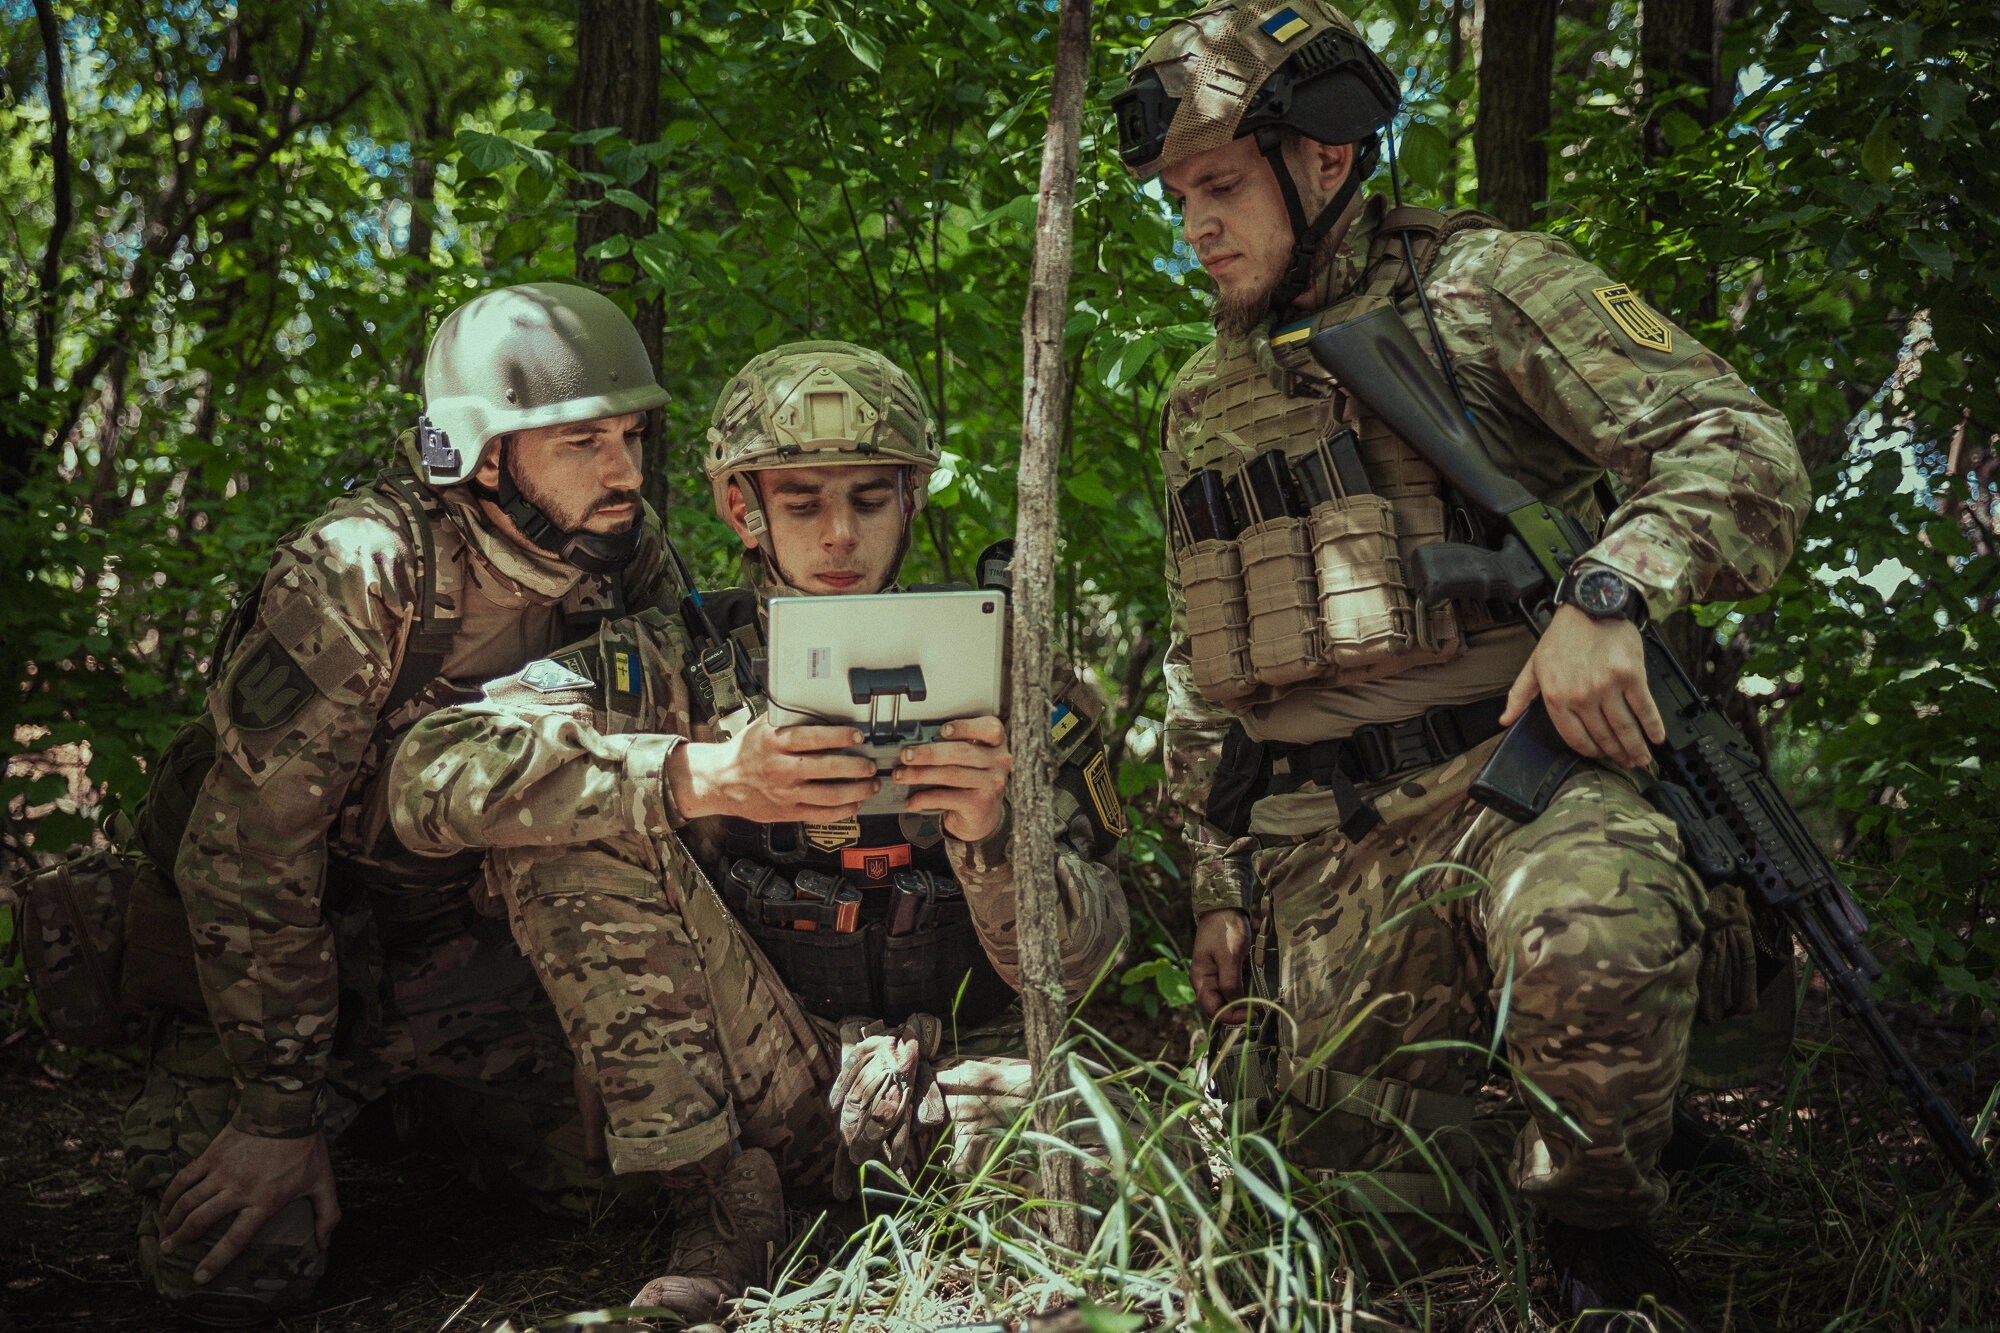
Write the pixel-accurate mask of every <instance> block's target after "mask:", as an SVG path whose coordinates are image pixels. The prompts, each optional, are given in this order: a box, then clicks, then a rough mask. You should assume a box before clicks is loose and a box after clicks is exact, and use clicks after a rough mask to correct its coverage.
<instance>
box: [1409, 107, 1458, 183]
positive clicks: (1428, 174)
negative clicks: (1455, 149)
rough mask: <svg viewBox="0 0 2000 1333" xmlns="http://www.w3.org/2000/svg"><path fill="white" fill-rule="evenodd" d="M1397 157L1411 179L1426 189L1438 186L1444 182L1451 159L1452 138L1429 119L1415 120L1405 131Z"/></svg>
mask: <svg viewBox="0 0 2000 1333" xmlns="http://www.w3.org/2000/svg"><path fill="white" fill-rule="evenodd" d="M1396 160H1397V161H1398V162H1399V163H1401V164H1402V168H1403V171H1404V173H1405V174H1406V175H1408V176H1409V178H1410V179H1411V180H1413V181H1415V182H1416V183H1417V184H1418V185H1420V186H1422V187H1423V188H1424V189H1426V190H1435V189H1437V188H1438V186H1440V185H1441V184H1443V183H1444V173H1445V168H1446V166H1447V165H1448V164H1449V163H1450V160H1451V141H1450V140H1449V139H1447V138H1445V133H1444V131H1443V130H1441V129H1439V128H1438V127H1437V126H1435V125H1432V124H1430V123H1429V122H1428V121H1421V120H1419V121H1412V122H1411V123H1410V127H1409V128H1408V129H1406V130H1404V131H1403V141H1402V143H1401V145H1400V146H1399V150H1398V152H1397V155H1396Z"/></svg>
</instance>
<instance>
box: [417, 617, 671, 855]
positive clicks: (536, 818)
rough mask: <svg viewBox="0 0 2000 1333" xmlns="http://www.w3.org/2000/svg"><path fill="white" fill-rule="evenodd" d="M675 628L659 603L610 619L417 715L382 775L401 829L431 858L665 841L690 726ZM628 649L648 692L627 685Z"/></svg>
mask: <svg viewBox="0 0 2000 1333" xmlns="http://www.w3.org/2000/svg"><path fill="white" fill-rule="evenodd" d="M678 629H679V625H678V622H677V621H673V620H672V619H671V618H670V617H668V616H667V615H665V613H663V612H661V611H659V610H658V609H652V610H648V611H645V612H643V613H641V614H640V615H639V616H636V617H632V618H628V619H625V620H620V621H616V622H612V623H609V624H607V625H606V626H604V627H603V628H602V629H600V630H599V632H598V639H597V641H595V642H588V643H584V644H578V645H573V646H571V647H569V648H565V649H564V650H562V651H561V652H558V653H557V654H556V655H555V656H554V657H552V658H546V659H543V660H542V661H539V662H531V663H529V664H528V665H527V666H526V667H524V668H523V669H522V670H520V671H518V672H516V673H515V674H514V675H511V676H504V677H502V678H501V679H499V680H496V681H493V682H492V683H490V684H489V685H487V687H486V690H485V694H484V697H483V698H481V699H480V700H478V701H476V702H473V703H467V704H458V705H454V706H452V707H449V708H441V709H439V710H438V711H436V712H434V713H432V714H430V715H429V716H428V717H425V718H424V719H423V720H422V721H420V722H418V723H417V725H416V726H414V727H412V728H411V729H410V731H409V733H408V734H407V735H406V736H404V738H403V740H402V742H401V743H400V744H399V745H398V746H397V747H396V754H395V758H394V759H393V761H392V762H391V764H390V766H389V772H388V774H387V777H386V779H385V780H386V781H387V782H388V784H389V791H390V792H391V793H392V798H391V801H390V811H391V816H390V817H391V819H392V820H393V821H394V824H395V829H396V836H397V837H399V838H400V839H402V841H403V844H404V846H406V847H408V848H410V849H411V850H412V851H415V852H419V853H422V854H424V855H429V856H448V855H450V854H451V853H453V852H458V851H462V850H464V849H466V848H474V847H525V846H540V845H551V846H566V845H572V844H577V843H586V842H593V841H598V840H600V839H611V840H618V839H623V838H629V837H631V836H632V835H634V834H637V835H639V836H640V837H642V838H647V839H660V838H666V837H669V836H670V835H671V834H672V833H673V831H674V830H675V829H677V828H679V827H680V826H681V825H682V824H683V823H685V822H686V821H685V820H683V819H682V817H681V815H680V812H679V811H678V810H676V809H675V808H674V805H673V798H672V794H671V791H670V789H669V786H668V783H667V780H666V767H667V756H668V755H670V754H672V753H673V750H674V747H676V746H678V745H680V744H682V743H683V741H684V739H685V736H686V734H687V732H688V730H689V723H688V695H687V689H686V686H685V684H684V683H683V682H682V679H681V674H680V671H681V667H682V665H683V664H684V662H685V645H686V641H685V636H684V635H683V634H680V633H677V631H678ZM632 653H636V654H637V655H638V658H639V663H640V665H639V668H638V672H637V682H638V684H639V686H640V688H639V689H638V690H636V691H629V692H627V691H618V690H616V689H615V688H614V686H615V684H616V682H615V681H614V680H613V679H612V677H613V673H614V672H616V671H617V670H618V669H619V668H618V659H619V657H620V656H621V655H626V654H632ZM607 668H608V669H607Z"/></svg>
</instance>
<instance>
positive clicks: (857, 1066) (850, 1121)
mask: <svg viewBox="0 0 2000 1333" xmlns="http://www.w3.org/2000/svg"><path fill="white" fill-rule="evenodd" d="M943 1043H944V1022H943V1021H942V1020H941V1019H939V1018H937V1017H935V1016H934V1015H931V1014H912V1015H910V1017H909V1018H908V1019H906V1020H904V1022H903V1025H902V1026H901V1027H898V1028H896V1029H895V1030H894V1031H891V1030H890V1029H889V1027H888V1026H887V1025H886V1024H884V1023H882V1022H880V1021H879V1020H869V1019H860V1018H850V1019H848V1020H847V1021H846V1022H844V1023H842V1024H841V1025H840V1075H839V1077H837V1078H836V1079H835V1080H834V1083H833V1092H832V1093H831V1094H830V1095H829V1096H828V1097H827V1103H828V1105H830V1106H831V1107H832V1108H833V1114H834V1119H835V1122H836V1123H837V1124H838V1126H839V1128H840V1141H841V1142H842V1143H844V1144H846V1145H847V1157H848V1160H849V1161H851V1162H853V1163H854V1164H855V1165H856V1166H859V1165H861V1164H863V1163H865V1162H884V1163H887V1164H888V1166H889V1168H890V1169H891V1170H893V1171H896V1172H899V1173H901V1174H903V1175H904V1176H905V1177H907V1176H908V1175H909V1174H910V1173H911V1172H913V1171H914V1170H915V1169H916V1167H917V1165H918V1163H919V1162H920V1161H921V1160H922V1153H921V1152H920V1151H918V1150H917V1144H916V1142H915V1135H914V1129H915V1124H914V1120H915V1117H914V1116H912V1115H911V1112H912V1111H913V1110H914V1109H915V1108H916V1105H917V1102H918V1100H919V1099H920V1098H921V1097H922V1095H923V1088H922V1086H921V1083H922V1081H923V1080H924V1079H926V1078H927V1077H928V1076H929V1073H930V1067H929V1066H928V1065H927V1064H925V1063H924V1062H925V1061H926V1060H929V1059H932V1058H935V1057H936V1055H937V1053H938V1049H939V1047H940V1046H942V1045H943ZM834 1179H835V1181H836V1182H837V1183H836V1185H835V1192H836V1193H839V1192H840V1191H841V1190H842V1189H844V1188H847V1187H850V1186H851V1185H852V1184H853V1178H852V1177H851V1176H849V1175H848V1174H847V1173H845V1172H836V1173H835V1176H834Z"/></svg>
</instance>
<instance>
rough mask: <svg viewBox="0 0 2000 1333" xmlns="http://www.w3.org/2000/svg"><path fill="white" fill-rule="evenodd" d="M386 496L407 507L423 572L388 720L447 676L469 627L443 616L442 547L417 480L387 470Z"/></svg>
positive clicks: (382, 485) (387, 704)
mask: <svg viewBox="0 0 2000 1333" xmlns="http://www.w3.org/2000/svg"><path fill="white" fill-rule="evenodd" d="M375 485H376V487H377V488H378V489H379V490H381V491H382V493H383V494H385V495H393V496H395V497H396V498H398V499H400V500H401V501H402V502H403V508H404V509H405V511H406V512H405V515H404V522H405V524H406V527H405V531H406V532H408V533H409V534H410V535H411V536H412V537H413V538H415V540H416V544H417V551H418V559H419V561H420V562H421V572H420V573H419V575H418V591H417V619H416V623H415V624H414V625H412V626H411V627H410V632H409V634H408V635H407V636H405V638H404V640H403V655H402V660H401V661H399V662H398V663H397V664H396V679H395V682H394V683H393V684H392V685H390V686H389V697H388V698H387V699H386V700H385V701H384V702H383V704H382V716H384V717H386V716H388V715H389V714H390V713H393V712H395V711H396V710H397V709H398V708H401V707H402V706H403V705H404V704H406V703H408V702H409V701H410V700H411V699H414V698H415V697H416V696H417V692H418V691H419V690H421V689H423V688H424V686H426V685H428V684H430V683H431V682H432V681H434V680H436V679H437V678H438V677H439V676H440V675H442V674H443V672H444V664H445V659H447V658H448V657H450V656H451V646H452V643H453V641H454V639H455V638H456V637H457V634H458V630H459V627H460V626H461V625H462V624H463V623H464V621H463V620H462V619H460V618H458V617H451V618H446V617H443V616H440V615H438V614H437V544H436V542H435V541H434V540H433V539H432V537H431V516H430V510H429V509H428V508H426V507H425V505H424V501H423V497H422V496H421V495H419V494H418V493H417V488H416V485H415V479H414V476H413V474H411V473H409V472H406V471H403V470H401V469H398V468H389V469H386V470H385V471H384V472H383V473H382V475H381V476H379V477H377V478H376V479H375Z"/></svg>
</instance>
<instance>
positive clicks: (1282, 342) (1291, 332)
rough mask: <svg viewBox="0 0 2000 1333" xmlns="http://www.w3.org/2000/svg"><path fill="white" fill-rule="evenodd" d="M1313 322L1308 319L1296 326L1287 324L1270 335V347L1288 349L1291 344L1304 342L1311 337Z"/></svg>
mask: <svg viewBox="0 0 2000 1333" xmlns="http://www.w3.org/2000/svg"><path fill="white" fill-rule="evenodd" d="M1312 331H1313V322H1312V320H1311V319H1310V318H1307V319H1302V320H1300V321H1299V322H1298V323H1296V324H1287V325H1285V327H1284V328H1282V329H1279V330H1278V331H1277V332H1275V333H1273V334H1272V335H1271V346H1273V347H1290V346H1291V345H1292V344H1293V343H1299V342H1304V341H1305V340H1306V339H1307V338H1310V337H1311V336H1312Z"/></svg>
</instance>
